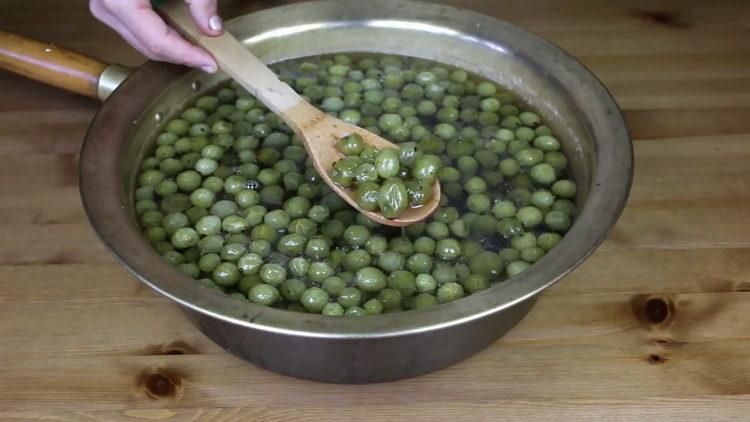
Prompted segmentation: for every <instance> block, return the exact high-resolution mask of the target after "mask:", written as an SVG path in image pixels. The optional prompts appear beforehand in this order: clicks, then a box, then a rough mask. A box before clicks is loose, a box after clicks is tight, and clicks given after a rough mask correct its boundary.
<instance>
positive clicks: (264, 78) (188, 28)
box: [159, 0, 312, 130]
mask: <svg viewBox="0 0 750 422" xmlns="http://www.w3.org/2000/svg"><path fill="white" fill-rule="evenodd" d="M159 10H160V11H161V12H162V15H163V16H164V18H165V19H166V20H167V21H168V22H169V23H170V24H171V25H172V26H173V27H174V28H175V29H177V30H178V31H179V32H180V33H181V34H182V35H184V36H185V37H186V38H188V39H189V40H191V41H192V42H194V43H196V44H197V45H199V46H201V47H203V48H205V49H206V50H207V51H208V52H209V53H211V55H213V57H214V59H215V60H216V62H217V63H218V65H219V68H220V69H221V70H223V71H224V73H226V74H227V75H229V76H230V77H231V78H232V79H234V80H235V81H237V82H238V83H239V84H240V85H241V86H242V87H243V88H245V89H246V90H247V91H248V92H250V93H251V94H252V95H254V96H255V97H256V98H257V99H258V100H260V101H261V102H262V103H263V104H265V105H266V107H268V108H269V109H270V110H271V111H273V112H274V113H276V114H279V115H281V117H282V118H284V119H283V120H285V121H287V123H290V124H292V125H299V124H300V123H299V118H300V117H301V116H304V115H305V114H306V113H305V112H308V110H307V108H312V106H310V105H309V104H307V102H306V101H305V100H304V99H303V98H302V97H300V96H299V94H297V93H296V92H294V90H293V89H292V87H290V86H289V85H287V84H286V83H284V82H282V81H281V80H279V77H278V76H277V75H276V74H275V73H274V72H273V71H272V70H271V69H269V68H268V66H266V65H265V64H264V63H263V62H261V61H260V60H258V58H257V57H255V55H253V54H252V53H251V52H250V51H249V50H248V49H247V48H245V46H244V45H242V43H240V42H239V41H238V40H237V38H235V37H234V36H233V35H232V34H230V33H229V31H224V32H223V33H222V34H221V35H219V36H216V37H212V36H208V35H205V34H203V33H202V32H201V31H200V29H199V28H198V26H197V25H196V24H195V21H194V20H193V17H192V15H191V14H190V10H189V9H188V6H187V4H186V3H185V2H184V1H181V0H170V1H165V2H163V3H162V4H161V5H160V6H159ZM293 129H295V130H297V129H299V127H293Z"/></svg>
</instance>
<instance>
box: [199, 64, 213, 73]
mask: <svg viewBox="0 0 750 422" xmlns="http://www.w3.org/2000/svg"><path fill="white" fill-rule="evenodd" d="M201 70H202V71H204V72H206V73H216V68H215V67H214V66H211V65H209V64H207V65H204V66H201Z"/></svg>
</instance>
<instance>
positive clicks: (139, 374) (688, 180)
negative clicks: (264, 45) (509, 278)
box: [0, 0, 750, 421]
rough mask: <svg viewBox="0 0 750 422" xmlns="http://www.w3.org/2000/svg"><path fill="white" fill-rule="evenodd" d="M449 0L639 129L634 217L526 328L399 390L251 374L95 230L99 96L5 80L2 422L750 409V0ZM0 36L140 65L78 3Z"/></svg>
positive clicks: (30, 10)
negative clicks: (589, 83)
mask: <svg viewBox="0 0 750 422" xmlns="http://www.w3.org/2000/svg"><path fill="white" fill-rule="evenodd" d="M276 3H280V2H271V1H269V2H266V1H256V2H252V3H248V2H239V1H235V2H231V4H226V6H227V8H229V7H232V8H233V9H235V10H234V11H235V12H237V11H239V10H240V9H242V10H250V9H252V8H260V7H267V6H270V5H272V4H276ZM451 3H454V4H461V5H463V6H464V7H467V8H471V9H475V10H478V11H482V12H485V13H488V14H492V15H496V16H498V17H502V18H504V19H506V20H509V21H511V22H513V23H516V24H518V25H520V26H522V27H525V28H527V29H529V30H531V31H533V32H536V33H538V34H540V35H542V36H544V37H545V38H547V39H549V40H551V41H553V42H555V43H557V44H558V45H560V46H561V47H563V48H565V49H567V50H568V51H570V52H572V53H573V54H574V55H576V56H577V57H578V58H580V59H581V60H582V61H583V62H584V63H585V64H586V65H588V66H589V67H590V68H591V69H593V71H594V72H595V73H596V74H597V75H598V76H599V77H600V78H601V79H602V80H603V81H604V83H605V84H606V85H607V86H608V88H610V89H611V91H612V92H613V93H614V95H615V96H616V97H617V100H618V101H619V103H620V105H621V106H622V107H623V108H624V109H625V115H626V117H627V121H628V125H629V127H630V130H631V131H632V135H633V137H634V139H635V152H636V178H635V184H634V186H633V192H632V196H631V199H630V202H629V205H628V207H627V209H626V211H625V213H624V215H623V217H622V219H621V221H620V223H619V224H618V225H617V227H616V229H615V230H614V232H613V233H612V235H611V236H610V237H609V239H608V240H607V241H606V242H605V243H604V244H603V245H602V247H600V248H599V249H598V250H597V252H596V253H595V254H594V255H593V256H592V257H591V258H590V259H589V260H588V261H587V262H586V263H585V264H584V265H583V266H581V267H580V268H579V269H578V270H576V271H575V272H574V273H573V274H572V275H570V276H569V277H567V278H566V279H565V280H564V281H563V282H561V283H559V284H558V285H557V286H555V287H554V288H552V289H550V290H549V291H548V292H547V293H546V294H545V295H544V297H543V298H542V299H541V300H540V301H539V304H538V306H537V307H536V309H535V310H534V311H533V312H532V313H531V314H530V315H529V317H528V318H527V319H526V320H525V321H523V322H522V324H521V325H520V326H518V327H517V328H516V329H515V330H514V331H513V332H512V333H510V334H509V335H508V336H506V337H505V338H503V339H502V340H501V341H499V342H498V343H497V344H495V345H493V346H491V347H490V348H488V349H487V350H485V351H483V352H481V353H480V354H478V355H476V356H475V357H473V358H471V359H469V360H467V361H465V362H463V363H460V364H458V365H455V366H453V367H451V368H449V369H446V370H443V371H440V372H438V373H434V374H431V375H427V376H423V377H419V378H416V379H410V380H405V381H401V382H396V383H389V384H380V385H356V386H352V385H325V384H317V383H312V382H306V381H300V380H296V379H290V378H286V377H282V376H278V375H275V374H272V373H269V372H266V371H263V370H261V369H257V368H255V367H253V366H251V365H249V364H246V363H244V362H243V361H241V360H239V359H237V358H235V357H233V356H231V355H230V354H228V353H226V352H224V351H223V350H221V349H220V348H218V347H217V346H215V345H214V344H212V343H211V342H210V341H209V340H208V339H206V338H205V337H204V336H203V335H201V334H200V333H199V332H198V331H197V330H196V329H195V328H193V327H192V326H191V325H190V323H189V322H187V320H186V319H185V318H183V316H182V314H181V313H180V311H179V309H178V308H177V307H176V306H175V305H173V304H171V303H170V302H169V301H168V300H167V299H164V298H162V297H160V296H158V295H157V294H156V293H154V292H152V291H151V290H149V289H148V288H146V287H144V285H143V284H141V283H139V282H138V281H137V280H136V279H135V278H133V277H132V276H130V275H129V274H128V273H126V272H125V270H123V269H122V268H121V267H120V266H119V265H118V264H117V263H115V261H114V260H113V259H112V257H111V256H110V254H109V253H108V252H107V251H106V250H105V249H104V247H103V246H102V245H101V244H100V243H99V242H98V241H97V239H96V238H95V236H94V234H93V232H92V230H91V229H90V228H89V225H88V223H87V221H86V218H85V217H84V214H83V211H82V209H81V204H80V201H79V197H78V190H77V180H76V164H77V163H76V160H77V154H78V150H79V147H80V144H81V139H82V138H83V136H84V133H85V131H86V126H87V124H88V122H89V121H90V120H91V118H92V116H93V115H94V113H95V112H96V110H97V107H98V105H97V104H96V103H95V102H93V101H91V100H87V99H83V98H79V97H75V96H73V95H70V94H67V93H65V92H62V91H58V90H56V89H53V88H49V87H46V86H43V85H41V84H38V83H35V82H31V81H28V80H24V79H23V78H20V77H16V76H13V75H10V74H8V73H0V162H1V163H2V165H0V192H1V193H2V197H1V198H2V199H0V216H2V218H1V220H0V221H2V222H3V224H2V227H1V228H0V420H3V421H4V420H30V419H45V418H47V419H45V420H65V421H77V420H90V419H93V420H103V421H105V420H106V421H110V420H120V419H122V420H130V419H134V420H138V419H141V420H160V421H161V420H170V421H171V420H175V421H181V420H216V421H228V420H232V421H233V420H278V421H282V420H283V421H286V420H291V419H300V420H310V421H312V420H352V419H353V418H358V419H361V420H371V419H372V420H375V419H382V420H458V419H466V420H504V419H510V420H521V419H528V420H534V421H538V420H546V419H550V420H581V419H591V420H602V419H618V420H631V419H632V420H641V419H646V418H648V419H649V420H668V419H672V420H712V421H713V420H748V418H749V417H750V416H749V415H750V341H749V340H750V293H748V292H750V249H748V248H750V25H749V24H748V22H750V3H749V2H747V1H746V0H736V1H728V0H726V1H724V0H722V1H719V0H715V1H710V2H705V1H701V0H695V1H666V0H664V1H661V0H659V1H645V0H644V1H607V2H604V1H600V0H578V1H574V0H535V1H525V0H523V1H522V0H514V1H505V0H503V1H499V0H498V1H495V0H465V1H459V0H455V1H452V2H451ZM0 28H2V29H5V30H9V31H14V32H17V33H21V34H24V35H30V36H35V37H38V38H42V39H45V40H47V41H52V42H55V43H58V44H59V45H62V46H68V47H73V48H75V49H78V50H80V51H82V52H84V53H88V54H90V55H93V56H96V57H101V58H103V59H107V60H111V61H117V62H121V63H125V64H130V65H134V64H137V63H139V62H140V61H141V60H142V59H141V57H140V56H139V55H137V54H136V53H135V52H134V51H133V50H131V49H130V48H129V47H127V46H126V44H124V43H123V42H122V41H120V40H119V39H118V38H117V37H116V36H115V34H114V33H113V32H111V31H109V30H108V29H106V28H105V27H103V26H102V25H100V24H98V23H96V22H95V21H94V20H93V19H92V18H91V17H90V16H89V15H88V14H87V12H86V5H85V2H83V1H80V0H79V1H69V2H60V1H53V0H34V1H31V0H29V1H21V0H17V1H9V0H6V1H3V2H0Z"/></svg>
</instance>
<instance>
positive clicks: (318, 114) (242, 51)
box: [160, 0, 440, 227]
mask: <svg viewBox="0 0 750 422" xmlns="http://www.w3.org/2000/svg"><path fill="white" fill-rule="evenodd" d="M160 9H161V12H162V13H163V15H164V17H165V18H166V20H167V21H168V22H169V23H170V24H172V26H174V27H175V28H176V29H177V30H179V31H180V32H181V33H182V34H183V35H185V36H186V37H187V38H189V39H190V40H191V41H193V42H195V43H196V44H198V45H200V46H201V47H203V48H205V49H206V50H207V51H208V52H209V53H211V54H212V55H213V56H214V59H216V63H218V65H219V68H220V69H221V70H223V71H224V72H225V73H226V74H227V75H229V76H230V77H232V78H233V79H234V80H235V81H237V82H238V83H239V84H240V85H241V86H242V87H243V88H245V89H246V90H247V91H248V92H250V93H251V94H253V95H254V96H255V97H256V98H258V99H259V100H260V101H261V102H263V104H265V105H266V107H268V108H269V109H270V110H271V111H273V112H274V113H276V114H278V115H279V116H280V117H281V118H282V120H284V122H286V123H287V124H288V125H289V127H291V128H292V129H293V130H294V131H295V132H296V133H297V134H299V136H300V137H301V138H302V141H303V143H304V144H305V149H306V150H307V153H308V154H309V155H310V157H311V158H312V161H313V164H314V165H315V168H316V169H317V170H318V173H320V176H321V177H322V178H323V180H325V182H326V183H328V185H329V186H330V187H331V189H333V190H334V191H335V192H336V193H337V194H339V196H341V197H342V198H344V199H345V200H346V202H348V203H349V204H350V205H351V206H352V207H354V208H356V209H357V210H358V211H359V212H361V213H362V214H364V215H366V216H367V217H368V218H370V219H371V220H374V221H376V222H378V223H380V224H385V225H389V226H396V227H403V226H408V225H410V224H414V223H418V222H420V221H423V220H425V219H427V218H428V217H429V216H430V215H431V214H432V213H433V212H435V210H436V209H437V207H438V204H439V203H440V183H438V182H435V183H434V184H433V187H432V197H431V198H430V200H429V201H428V202H427V203H426V204H424V205H423V206H421V207H419V208H407V209H406V210H404V211H403V213H402V214H401V215H400V216H399V217H397V218H394V219H389V218H386V217H384V216H383V215H381V214H379V213H376V212H372V211H366V210H363V209H361V208H360V207H359V206H358V205H357V200H356V198H355V195H356V190H354V189H348V188H344V187H341V186H339V185H338V184H336V183H335V182H334V181H333V180H332V179H331V176H330V172H331V170H332V168H333V164H334V163H335V162H336V161H338V160H339V159H340V158H341V157H342V156H343V155H342V154H341V153H340V152H339V151H338V150H337V149H336V141H337V140H338V139H340V138H343V137H345V136H348V135H351V134H353V133H357V134H359V135H360V136H362V138H363V139H364V142H365V143H366V144H369V145H372V146H375V147H377V148H379V149H383V148H398V146H397V145H395V144H393V143H391V142H389V141H387V140H385V139H383V138H381V137H380V136H377V135H375V134H374V133H372V132H368V131H366V130H364V129H362V128H360V127H357V126H355V125H352V124H349V123H347V122H344V121H343V120H339V119H337V118H334V117H331V116H329V115H327V114H325V113H323V112H322V111H320V110H318V109H317V108H315V107H314V106H313V105H311V104H309V103H308V102H306V101H305V100H304V99H303V98H302V97H300V96H299V95H298V94H297V93H296V92H294V90H293V89H292V88H291V87H290V86H289V85H287V84H286V83H284V82H282V81H280V80H279V78H278V77H277V76H276V74H275V73H273V71H272V70H271V69H269V68H268V67H267V66H266V65H265V64H263V63H262V62H261V61H260V60H258V58H257V57H255V56H254V55H253V54H252V53H250V51H248V49H247V48H245V47H244V46H243V45H242V44H241V43H240V42H239V41H238V40H237V39H236V38H235V37H234V36H233V35H232V34H230V33H229V32H228V31H224V33H223V34H221V35H219V36H216V37H211V36H207V35H204V34H203V33H202V32H201V31H200V29H198V27H197V25H196V24H195V22H194V21H193V18H192V16H191V14H190V11H189V9H188V6H187V5H186V4H185V2H184V1H180V0H174V1H166V2H164V3H163V4H162V5H161V6H160Z"/></svg>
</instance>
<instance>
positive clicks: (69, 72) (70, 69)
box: [0, 30, 107, 98]
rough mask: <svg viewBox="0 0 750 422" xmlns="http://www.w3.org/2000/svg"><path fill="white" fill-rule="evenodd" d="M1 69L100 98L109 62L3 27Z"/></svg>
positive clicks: (0, 50)
mask: <svg viewBox="0 0 750 422" xmlns="http://www.w3.org/2000/svg"><path fill="white" fill-rule="evenodd" d="M0 68H1V69H6V70H9V71H11V72H14V73H18V74H19V75H23V76H26V77H28V78H31V79H35V80H37V81H40V82H44V83H46V84H49V85H53V86H56V87H58V88H62V89H65V90H68V91H70V92H75V93H77V94H82V95H86V96H88V97H93V98H99V97H100V95H99V77H100V76H101V75H102V73H103V72H104V70H105V69H106V68H107V64H106V63H102V62H100V61H98V60H95V59H92V58H90V57H88V56H84V55H83V54H78V53H74V52H72V51H70V50H66V49H64V48H60V47H57V46H55V45H52V44H46V43H43V42H40V41H36V40H33V39H30V38H25V37H21V36H19V35H15V34H11V33H9V32H5V31H2V30H0Z"/></svg>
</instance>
